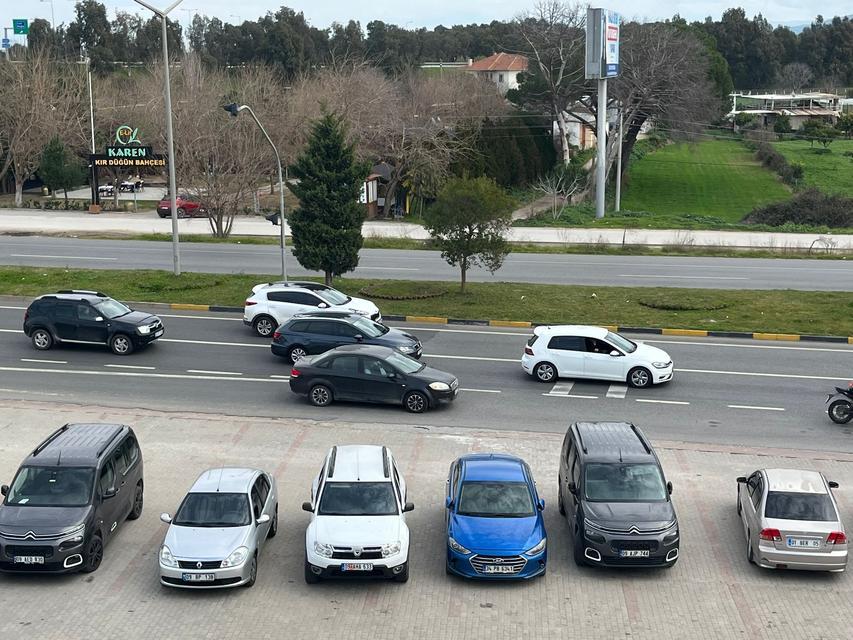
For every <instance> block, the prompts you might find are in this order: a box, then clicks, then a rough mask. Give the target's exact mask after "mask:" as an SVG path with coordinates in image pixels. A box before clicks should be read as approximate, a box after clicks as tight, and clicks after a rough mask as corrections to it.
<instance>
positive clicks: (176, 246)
mask: <svg viewBox="0 0 853 640" xmlns="http://www.w3.org/2000/svg"><path fill="white" fill-rule="evenodd" d="M134 2H136V3H137V4H141V5H142V6H143V7H145V8H146V9H148V10H150V11H152V12H154V14H155V15H157V16H159V17H160V22H161V24H162V26H163V31H162V33H163V69H164V72H165V82H164V84H165V85H166V86H165V89H164V94H165V97H166V143H167V145H168V147H169V205H170V207H171V209H172V258H173V262H174V267H175V275H176V276H179V275H181V252H180V236H179V235H178V207H177V204H176V203H175V197H176V195H177V193H176V192H177V187H176V186H175V140H174V135H173V132H172V87H171V81H170V78H169V34H168V32H167V30H166V16H168V15H169V12H171V11H172V10H173V9H174V8H175V7H177V6H178V5H179V4H181V2H183V0H175V2H173V3H172V4H170V5H169V6H168V7H166V8H165V9H163V10H160V9H156V8H155V7H152V6H151V5H150V4H148V3H147V2H144V1H143V0H134Z"/></svg>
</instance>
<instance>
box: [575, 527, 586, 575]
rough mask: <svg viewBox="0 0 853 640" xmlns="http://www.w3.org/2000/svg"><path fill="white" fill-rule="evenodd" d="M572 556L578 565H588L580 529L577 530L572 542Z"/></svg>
mask: <svg viewBox="0 0 853 640" xmlns="http://www.w3.org/2000/svg"><path fill="white" fill-rule="evenodd" d="M572 558H573V559H574V561H575V564H576V565H577V566H579V567H584V566H586V558H585V557H584V555H583V540H582V539H581V532H580V531H575V535H574V540H573V542H572Z"/></svg>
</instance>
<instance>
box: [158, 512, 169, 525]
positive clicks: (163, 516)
mask: <svg viewBox="0 0 853 640" xmlns="http://www.w3.org/2000/svg"><path fill="white" fill-rule="evenodd" d="M160 520H162V521H163V522H165V523H166V524H169V523H171V522H172V516H170V515H169V514H168V513H161V514H160Z"/></svg>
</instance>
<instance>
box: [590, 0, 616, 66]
mask: <svg viewBox="0 0 853 640" xmlns="http://www.w3.org/2000/svg"><path fill="white" fill-rule="evenodd" d="M620 30H621V18H620V16H619V14H618V13H616V12H615V11H610V10H608V9H587V11H586V78H587V79H590V80H600V79H603V78H615V77H616V76H618V75H619V33H620Z"/></svg>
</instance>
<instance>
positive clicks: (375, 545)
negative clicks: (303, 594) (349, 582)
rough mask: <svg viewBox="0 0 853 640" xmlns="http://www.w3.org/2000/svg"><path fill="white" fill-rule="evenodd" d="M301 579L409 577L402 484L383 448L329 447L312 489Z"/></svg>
mask: <svg viewBox="0 0 853 640" xmlns="http://www.w3.org/2000/svg"><path fill="white" fill-rule="evenodd" d="M302 508H303V509H304V510H305V511H308V512H309V513H310V514H311V522H310V524H309V525H308V529H307V530H306V531H305V581H306V582H308V583H314V582H319V581H320V579H321V578H330V577H345V576H356V577H358V576H365V577H366V576H377V577H379V576H382V577H386V578H392V579H394V580H395V581H397V582H406V581H407V580H408V579H409V528H408V527H407V526H406V513H407V512H409V511H411V510H412V509H414V508H415V507H414V505H413V504H412V503H411V502H407V501H406V482H405V480H403V476H402V475H401V474H400V471H399V469H398V468H397V463H396V462H394V457H393V456H392V455H391V452H390V451H388V449H387V448H385V447H379V446H372V445H347V446H338V447H332V449H331V451H329V454H328V455H327V456H326V460H325V462H324V463H323V468H322V469H320V474H319V475H318V476H317V477H316V478H315V479H314V483H313V485H312V487H311V502H304V503H303V504H302Z"/></svg>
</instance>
